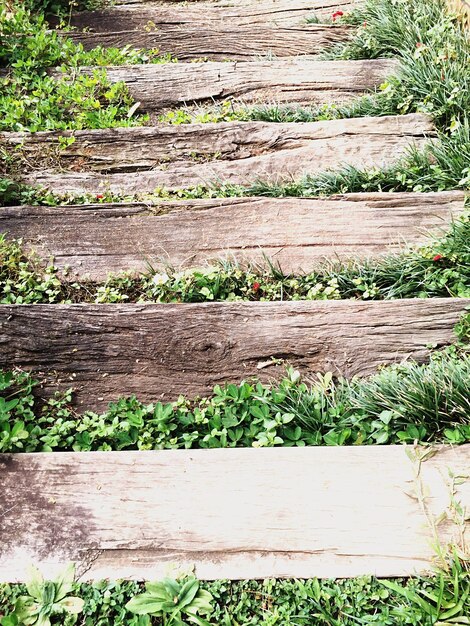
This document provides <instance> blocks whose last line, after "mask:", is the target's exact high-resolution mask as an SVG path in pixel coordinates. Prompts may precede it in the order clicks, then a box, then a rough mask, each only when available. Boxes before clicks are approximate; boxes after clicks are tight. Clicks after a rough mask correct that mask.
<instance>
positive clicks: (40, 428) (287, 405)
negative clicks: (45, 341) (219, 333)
mask: <svg viewBox="0 0 470 626" xmlns="http://www.w3.org/2000/svg"><path fill="white" fill-rule="evenodd" d="M469 329H470V314H466V315H464V316H463V317H462V320H461V321H460V323H459V324H458V326H457V328H456V333H457V341H456V343H455V344H454V345H452V346H449V347H447V348H445V349H442V350H438V351H435V352H434V353H432V357H431V360H430V362H429V363H427V364H418V363H414V362H412V361H410V362H406V363H403V364H401V365H394V366H388V367H384V368H383V369H382V370H381V371H379V372H378V373H377V374H376V375H374V376H370V377H367V378H354V379H352V380H350V381H348V380H345V379H338V380H335V379H334V378H333V376H332V375H331V374H330V373H326V374H324V375H318V376H317V378H316V379H314V380H305V381H304V380H302V379H301V377H300V375H299V373H298V372H296V371H295V370H293V369H292V368H288V369H287V373H286V376H285V377H284V379H283V380H282V381H281V382H279V383H276V384H272V385H262V384H261V383H259V382H256V381H246V382H242V383H241V384H239V385H234V384H228V385H225V386H219V385H217V386H216V387H215V388H214V391H213V394H212V395H211V396H210V397H203V398H195V399H190V398H185V397H183V396H181V397H180V398H179V399H178V400H177V401H175V402H171V403H167V404H162V403H160V402H158V403H156V404H149V405H144V404H142V403H141V402H139V401H138V399H136V398H135V397H131V398H122V399H119V400H118V401H117V402H115V403H112V404H110V405H109V408H108V410H107V411H106V412H105V413H103V414H97V413H93V412H90V411H88V412H86V413H84V414H83V415H77V413H76V412H75V410H74V409H73V389H70V390H68V391H65V392H60V393H57V394H55V395H54V396H53V397H49V398H41V385H40V380H37V379H36V378H35V377H34V376H33V375H32V374H30V373H28V372H23V371H20V370H13V371H9V372H7V371H5V372H3V373H2V374H1V375H0V393H1V396H0V452H41V451H44V452H52V451H66V450H69V451H92V450H108V451H109V450H135V449H139V450H153V449H168V448H174V449H178V448H193V447H197V448H226V447H266V446H278V445H281V446H305V445H366V444H371V445H372V444H392V443H413V442H415V441H419V442H422V443H429V442H438V441H444V442H447V443H453V444H462V443H467V442H470V398H469V397H468V380H469V378H470V355H469V353H468V345H469V343H468V342H469V337H470V330H469Z"/></svg>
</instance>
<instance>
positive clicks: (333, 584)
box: [0, 557, 470, 626]
mask: <svg viewBox="0 0 470 626" xmlns="http://www.w3.org/2000/svg"><path fill="white" fill-rule="evenodd" d="M149 589H150V590H154V591H153V593H154V595H156V594H159V595H163V594H164V593H166V592H167V590H173V591H174V593H175V594H176V595H175V596H174V597H176V598H177V599H178V602H177V603H174V604H173V606H176V607H177V610H176V611H175V610H173V611H172V612H170V610H165V612H164V613H163V615H162V608H161V607H157V608H158V611H160V612H157V611H148V613H143V614H141V615H136V614H134V613H133V612H131V610H129V609H132V608H133V605H135V604H136V603H137V604H140V603H141V600H140V599H139V600H136V599H137V598H142V595H143V593H142V592H143V591H144V590H143V588H142V585H141V584H139V583H136V582H113V581H102V582H97V583H94V584H79V583H75V584H74V585H73V589H72V592H73V593H74V594H75V595H76V596H78V597H79V598H81V600H82V601H83V607H82V611H81V613H80V615H76V614H63V615H61V616H60V617H59V618H54V617H53V618H52V624H55V625H57V624H61V626H72V625H74V624H78V625H79V626H150V625H152V626H165V625H167V626H170V625H172V626H178V625H185V624H197V625H198V624H199V625H202V624H211V625H213V626H215V625H216V624H217V625H218V626H279V625H280V624H282V625H283V626H284V625H285V626H311V625H312V624H315V626H357V624H363V625H373V624H376V625H377V624H380V626H437V625H438V624H439V625H442V626H444V624H449V626H450V625H451V624H452V625H453V626H464V625H465V624H468V619H467V616H468V614H469V612H470V572H469V570H468V563H465V561H462V560H459V559H458V558H455V557H453V558H452V560H451V561H450V563H449V566H448V568H447V569H446V570H442V571H439V572H438V573H437V575H436V576H434V577H427V578H410V579H408V580H400V579H398V580H396V581H387V580H384V581H379V580H377V579H376V578H373V577H360V578H353V579H349V580H322V581H319V580H317V579H309V580H274V579H266V580H264V581H254V580H248V581H240V582H233V581H232V582H231V581H224V580H218V581H215V582H210V583H202V582H201V583H199V581H197V580H196V579H194V577H192V576H190V577H187V578H183V579H182V580H178V581H175V580H172V579H165V580H164V581H161V582H157V583H150V584H149V585H148V586H147V591H146V592H145V593H146V594H147V596H148V595H149ZM183 590H184V594H183ZM189 591H190V593H188V592H189ZM27 592H28V590H27V589H26V588H25V587H24V586H23V585H0V606H1V607H2V610H3V611H4V612H5V613H7V616H5V617H3V619H2V621H1V622H0V623H1V624H2V626H17V625H18V624H19V625H20V626H21V624H22V623H21V622H19V621H18V620H17V619H16V618H15V613H14V608H15V604H16V602H17V599H18V596H20V595H23V594H25V593H27ZM194 592H195V596H194V598H193V599H191V595H192V593H194ZM197 594H200V597H202V598H203V601H204V603H205V604H204V610H205V618H207V620H206V619H202V618H200V617H199V615H198V613H195V612H194V611H191V605H192V604H194V606H193V607H192V608H193V609H198V610H199V612H201V611H200V609H199V605H200V604H201V600H198V599H197V598H198V595H197ZM182 599H183V601H184V599H186V602H187V605H186V606H187V607H189V611H187V612H186V614H185V613H184V612H183V611H181V610H180V606H181V600H182ZM188 600H189V601H188ZM157 602H158V601H157ZM160 604H161V603H160ZM126 605H127V607H129V608H126ZM181 608H183V609H184V608H185V607H181ZM168 609H169V607H168ZM143 611H145V609H143ZM191 613H193V615H196V617H198V618H199V620H196V621H193V620H190V619H188V617H189V618H191ZM153 615H155V616H153ZM0 618H1V615H0ZM178 619H179V621H178ZM59 620H60V621H59Z"/></svg>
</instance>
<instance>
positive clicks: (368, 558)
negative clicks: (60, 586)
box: [0, 445, 470, 582]
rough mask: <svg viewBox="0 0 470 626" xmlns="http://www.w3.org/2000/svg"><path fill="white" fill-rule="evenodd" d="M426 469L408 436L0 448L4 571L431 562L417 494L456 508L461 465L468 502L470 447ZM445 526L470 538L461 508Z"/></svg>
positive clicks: (281, 568)
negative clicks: (462, 526) (399, 442)
mask: <svg viewBox="0 0 470 626" xmlns="http://www.w3.org/2000/svg"><path fill="white" fill-rule="evenodd" d="M409 450H410V452H412V453H414V454H415V455H416V454H419V453H422V450H413V449H409ZM418 468H419V463H418V462H417V461H413V460H410V458H409V457H408V456H407V453H406V450H405V448H404V447H402V446H385V447H382V446H369V447H334V448H321V447H320V448H277V449H259V450H254V449H238V450H178V451H150V452H149V451H147V452H142V451H139V452H101V453H100V452H98V453H86V452H79V453H52V454H47V453H39V454H16V455H5V454H4V455H0V476H1V483H2V489H1V490H0V511H1V513H2V517H1V525H2V541H1V544H0V581H2V582H6V581H15V582H16V581H24V580H25V579H26V578H27V567H28V566H29V565H30V563H31V562H34V563H35V564H36V565H38V566H39V567H40V568H41V569H42V570H43V571H44V573H45V574H46V576H48V577H51V578H52V577H54V576H55V574H56V573H57V571H58V570H60V569H61V568H63V565H64V563H66V562H68V561H71V560H72V561H74V562H75V563H76V565H77V573H78V575H79V576H81V579H82V580H90V579H104V578H109V579H119V578H134V579H152V580H154V579H159V578H161V577H162V576H164V575H165V574H167V573H168V570H170V571H173V575H174V568H175V566H179V567H180V568H181V567H182V568H189V567H191V566H195V573H196V575H197V576H198V577H199V578H201V579H218V578H223V579H226V578H229V579H256V578H266V577H270V578H271V577H295V578H310V577H316V576H318V577H340V578H344V577H350V576H358V575H376V576H387V577H388V576H408V575H413V574H417V573H424V572H427V571H429V570H430V569H431V567H432V564H433V559H434V556H435V552H434V549H433V547H432V545H431V544H432V541H433V538H434V537H433V533H432V532H431V529H430V527H429V521H428V519H427V518H426V515H425V514H424V512H423V509H422V508H421V506H420V503H419V502H418V500H417V499H416V494H417V493H418V492H419V491H420V490H421V491H422V492H424V493H426V495H427V497H426V499H425V506H426V508H427V511H428V515H429V518H430V519H435V518H436V517H437V516H438V515H440V514H441V513H442V514H445V513H446V510H447V509H448V507H449V506H450V503H451V492H452V488H451V485H450V479H449V470H451V471H452V472H453V473H454V475H456V476H462V475H463V476H467V477H468V479H467V480H466V481H465V482H464V483H463V484H462V485H459V486H458V487H457V488H456V493H455V499H456V501H458V502H460V503H461V505H462V506H463V507H464V508H465V507H467V509H468V508H469V507H470V476H469V474H470V471H469V470H470V445H466V446H461V447H457V448H453V449H452V448H450V447H447V448H446V447H441V448H440V449H438V450H436V454H435V455H434V456H433V457H432V458H430V459H428V460H426V461H424V462H422V463H421V467H420V470H419V469H418ZM418 471H419V477H418V478H416V475H417V473H418ZM467 526H468V523H467ZM438 534H439V539H440V541H441V542H442V543H443V544H446V543H448V542H451V541H454V542H457V541H458V540H459V538H460V537H459V528H458V527H457V526H455V525H454V524H453V523H452V522H451V521H450V520H448V521H446V522H445V523H443V524H441V525H440V526H438ZM172 566H173V567H172ZM170 568H171V569H170Z"/></svg>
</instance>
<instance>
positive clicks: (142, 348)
mask: <svg viewBox="0 0 470 626" xmlns="http://www.w3.org/2000/svg"><path fill="white" fill-rule="evenodd" d="M469 304H470V299H463V298H450V299H446V298H443V299H435V300H434V299H431V300H424V299H417V300H398V301H385V302H364V301H351V300H347V301H329V302H325V301H322V302H276V303H269V302H266V303H260V302H237V303H229V302H223V303H211V304H186V305H181V304H175V305H173V304H119V305H118V304H111V305H104V304H102V305H86V304H77V305H23V306H14V305H12V306H11V305H1V306H0V328H1V331H2V332H1V335H0V367H1V368H4V369H5V368H7V369H8V368H11V367H12V366H13V365H15V366H17V367H21V368H25V369H28V370H32V371H35V372H49V373H51V374H54V373H55V374H56V376H57V381H58V384H59V386H60V387H62V388H64V387H65V388H69V387H72V386H73V387H74V388H76V389H77V405H78V406H79V407H80V408H82V409H93V410H98V409H101V408H104V407H105V406H106V404H107V403H108V402H110V401H115V400H117V399H118V398H119V397H120V396H129V395H131V394H135V395H136V396H137V397H138V398H139V399H141V400H142V401H144V402H146V401H153V400H156V399H158V398H165V399H167V400H172V399H176V398H177V397H178V396H179V395H180V394H186V395H187V396H189V397H194V396H196V395H198V394H205V393H209V392H210V391H211V390H212V388H213V386H214V385H215V384H218V383H223V382H225V381H230V382H239V381H241V380H242V379H246V378H249V377H251V376H259V378H260V379H261V380H264V381H266V380H270V379H271V378H272V377H273V376H274V375H283V374H284V373H285V363H291V364H292V365H293V366H294V367H296V368H298V369H299V370H300V371H301V372H303V373H309V374H313V373H315V372H317V371H327V370H328V371H333V372H335V373H342V374H344V375H346V376H352V375H354V374H361V375H362V374H370V373H372V372H374V371H375V370H376V369H377V367H378V366H379V365H381V364H386V363H393V362H397V361H401V360H402V359H405V358H414V359H417V360H419V361H422V360H423V359H425V358H427V357H428V355H429V346H431V345H433V346H442V345H447V344H448V343H450V342H452V341H453V340H454V338H455V336H454V333H453V328H454V326H455V324H456V323H457V321H458V319H459V317H460V314H461V313H462V312H463V311H464V309H465V307H466V306H468V305H469ZM271 359H274V360H275V361H273V364H272V366H270V367H266V365H267V364H268V363H269V362H270V360H271ZM279 361H281V362H283V363H281V364H279Z"/></svg>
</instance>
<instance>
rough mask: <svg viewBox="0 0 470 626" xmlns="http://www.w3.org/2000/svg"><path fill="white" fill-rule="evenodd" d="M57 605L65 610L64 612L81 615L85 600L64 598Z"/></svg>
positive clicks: (71, 597) (72, 597) (73, 597)
mask: <svg viewBox="0 0 470 626" xmlns="http://www.w3.org/2000/svg"><path fill="white" fill-rule="evenodd" d="M56 604H57V605H58V606H59V607H61V608H62V609H64V611H67V613H72V614H73V615H78V613H81V612H82V611H83V606H84V604H85V600H82V599H81V598H77V597H76V596H69V597H68V598H63V599H62V600H60V601H59V602H57V603H56Z"/></svg>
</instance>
